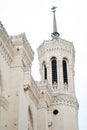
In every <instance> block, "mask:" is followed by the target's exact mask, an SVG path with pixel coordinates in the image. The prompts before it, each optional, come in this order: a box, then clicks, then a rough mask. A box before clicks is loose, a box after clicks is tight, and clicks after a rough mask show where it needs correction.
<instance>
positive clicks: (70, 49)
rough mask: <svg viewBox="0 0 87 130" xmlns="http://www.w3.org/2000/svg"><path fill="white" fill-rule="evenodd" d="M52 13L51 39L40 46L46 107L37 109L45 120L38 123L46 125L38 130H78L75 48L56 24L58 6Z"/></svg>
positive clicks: (41, 84) (40, 62) (39, 57)
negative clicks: (61, 33)
mask: <svg viewBox="0 0 87 130" xmlns="http://www.w3.org/2000/svg"><path fill="white" fill-rule="evenodd" d="M52 11H53V33H52V34H51V36H52V39H51V40H46V41H43V43H42V44H41V45H40V46H39V47H38V59H39V66H40V74H41V82H40V85H39V86H41V94H44V96H42V97H43V100H42V104H45V105H44V111H43V110H42V108H41V107H39V109H38V110H39V111H38V113H39V115H41V114H42V113H43V115H44V119H43V117H42V118H40V120H39V123H41V124H44V125H43V126H39V127H38V130H78V106H79V105H78V101H77V99H76V94H75V85H74V75H75V71H74V63H75V49H74V46H73V43H72V42H69V41H66V40H64V39H61V38H60V34H59V33H58V31H57V25H56V17H55V12H56V7H54V6H53V8H52ZM44 88H45V89H44ZM48 91H49V92H48ZM48 93H49V94H48ZM43 102H44V103H43ZM42 107H43V105H42ZM46 115H47V116H46ZM43 128H44V129H43Z"/></svg>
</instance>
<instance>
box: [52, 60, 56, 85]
mask: <svg viewBox="0 0 87 130" xmlns="http://www.w3.org/2000/svg"><path fill="white" fill-rule="evenodd" d="M51 66H52V83H53V84H55V83H57V62H56V58H53V59H52V61H51Z"/></svg>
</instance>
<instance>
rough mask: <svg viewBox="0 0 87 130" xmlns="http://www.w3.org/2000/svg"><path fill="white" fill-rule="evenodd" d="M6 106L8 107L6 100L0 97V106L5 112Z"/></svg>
mask: <svg viewBox="0 0 87 130" xmlns="http://www.w3.org/2000/svg"><path fill="white" fill-rule="evenodd" d="M8 105H9V103H8V101H7V99H6V98H5V97H3V96H0V106H2V107H3V108H4V109H5V110H7V109H8Z"/></svg>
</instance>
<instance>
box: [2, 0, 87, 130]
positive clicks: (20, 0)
mask: <svg viewBox="0 0 87 130" xmlns="http://www.w3.org/2000/svg"><path fill="white" fill-rule="evenodd" d="M53 5H56V6H57V11H56V19H57V28H58V32H59V33H60V37H61V38H63V39H65V40H69V41H71V42H72V41H73V44H74V47H75V50H76V58H75V87H76V94H77V98H78V101H79V105H80V107H79V130H87V58H86V56H87V1H86V0H0V21H1V22H2V23H3V25H4V27H5V29H6V30H7V32H8V34H9V35H17V34H20V33H22V32H25V33H26V36H27V39H28V41H29V43H30V45H31V47H32V49H33V50H34V52H35V58H34V62H33V66H32V75H33V77H34V79H35V80H38V79H39V74H38V70H39V66H38V59H37V50H36V48H37V47H38V46H39V45H40V44H41V43H42V42H43V40H48V39H51V33H52V26H53V25H52V18H53V17H52V12H51V10H50V8H51V7H52V6H53ZM36 64H37V69H35V66H36ZM37 74H38V75H37Z"/></svg>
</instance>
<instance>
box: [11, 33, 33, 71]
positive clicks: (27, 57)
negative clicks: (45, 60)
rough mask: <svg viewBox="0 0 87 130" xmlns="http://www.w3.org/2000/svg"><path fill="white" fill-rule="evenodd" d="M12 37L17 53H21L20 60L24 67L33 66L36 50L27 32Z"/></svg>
mask: <svg viewBox="0 0 87 130" xmlns="http://www.w3.org/2000/svg"><path fill="white" fill-rule="evenodd" d="M10 38H11V40H12V42H13V46H14V48H15V50H16V51H15V53H16V55H17V54H19V55H20V60H21V63H22V66H23V68H25V69H28V68H27V67H28V66H30V67H31V63H32V61H33V58H34V52H33V50H32V48H31V46H30V44H29V42H28V40H27V38H26V36H25V33H21V34H19V35H16V36H11V37H10Z"/></svg>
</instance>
